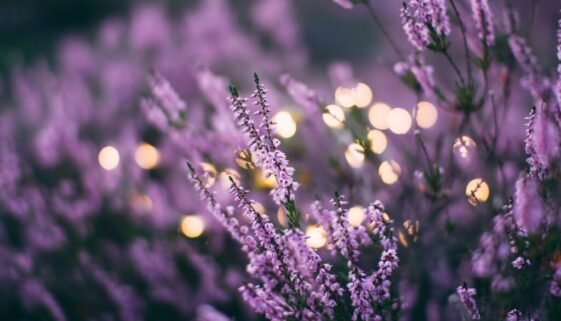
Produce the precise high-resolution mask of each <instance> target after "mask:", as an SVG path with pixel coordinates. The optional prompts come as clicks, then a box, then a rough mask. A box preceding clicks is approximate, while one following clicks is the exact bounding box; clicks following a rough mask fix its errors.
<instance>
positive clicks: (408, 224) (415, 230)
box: [403, 220, 420, 241]
mask: <svg viewBox="0 0 561 321" xmlns="http://www.w3.org/2000/svg"><path fill="white" fill-rule="evenodd" d="M403 227H404V228H405V231H407V234H409V235H411V236H412V237H413V241H417V238H418V235H419V227H420V226H419V221H417V220H415V221H412V220H406V221H405V222H403Z"/></svg>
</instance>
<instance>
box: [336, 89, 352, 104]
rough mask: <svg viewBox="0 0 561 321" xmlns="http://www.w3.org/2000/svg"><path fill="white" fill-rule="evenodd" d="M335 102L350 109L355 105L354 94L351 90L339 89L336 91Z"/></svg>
mask: <svg viewBox="0 0 561 321" xmlns="http://www.w3.org/2000/svg"><path fill="white" fill-rule="evenodd" d="M335 101H336V102H337V103H338V104H339V105H341V106H343V107H345V108H350V107H352V106H353V105H354V104H355V99H354V97H353V92H352V89H351V88H345V87H338V88H337V89H336V90H335Z"/></svg>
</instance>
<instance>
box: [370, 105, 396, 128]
mask: <svg viewBox="0 0 561 321" xmlns="http://www.w3.org/2000/svg"><path fill="white" fill-rule="evenodd" d="M391 110H392V108H391V107H390V106H388V105H387V104H384V103H375V104H374V105H372V107H370V110H369V111H368V120H369V121H370V124H372V126H374V128H376V129H380V130H385V129H388V115H389V114H390V111H391Z"/></svg>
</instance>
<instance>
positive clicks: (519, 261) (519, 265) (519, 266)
mask: <svg viewBox="0 0 561 321" xmlns="http://www.w3.org/2000/svg"><path fill="white" fill-rule="evenodd" d="M524 264H526V261H525V260H524V258H523V257H521V256H519V257H517V258H516V259H515V260H514V261H512V266H513V267H514V268H515V269H518V270H521V269H522V268H523V267H524Z"/></svg>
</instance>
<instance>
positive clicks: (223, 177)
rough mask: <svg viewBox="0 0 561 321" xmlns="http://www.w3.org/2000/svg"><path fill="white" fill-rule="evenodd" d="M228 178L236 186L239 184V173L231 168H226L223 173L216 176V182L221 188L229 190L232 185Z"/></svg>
mask: <svg viewBox="0 0 561 321" xmlns="http://www.w3.org/2000/svg"><path fill="white" fill-rule="evenodd" d="M229 177H232V179H233V180H234V182H236V184H238V185H239V184H240V177H241V176H240V173H238V172H237V171H236V170H235V169H233V168H226V169H225V170H224V171H223V172H221V173H220V175H218V181H219V182H220V185H221V186H222V187H223V188H229V187H230V185H232V182H230V178H229Z"/></svg>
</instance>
